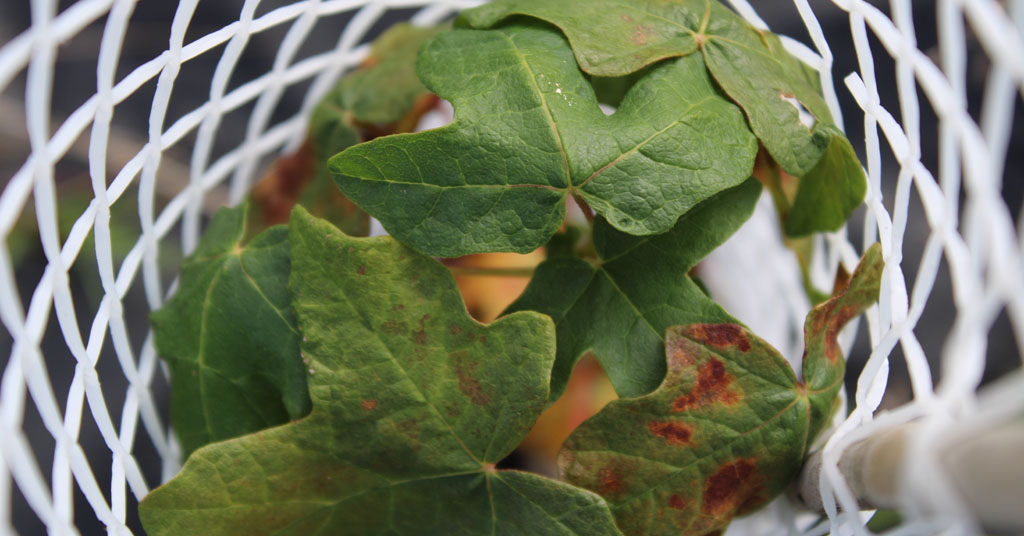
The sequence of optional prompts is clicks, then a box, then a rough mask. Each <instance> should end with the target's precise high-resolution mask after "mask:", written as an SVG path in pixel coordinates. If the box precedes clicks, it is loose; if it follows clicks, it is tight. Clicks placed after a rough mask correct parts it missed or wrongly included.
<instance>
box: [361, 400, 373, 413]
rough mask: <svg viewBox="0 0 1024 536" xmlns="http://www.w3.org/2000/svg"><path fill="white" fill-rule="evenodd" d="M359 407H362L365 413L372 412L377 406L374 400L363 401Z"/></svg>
mask: <svg viewBox="0 0 1024 536" xmlns="http://www.w3.org/2000/svg"><path fill="white" fill-rule="evenodd" d="M359 405H360V406H362V407H363V409H365V410H366V411H372V410H374V409H376V408H377V405H378V404H377V401H376V400H363V402H362V403H361V404H359Z"/></svg>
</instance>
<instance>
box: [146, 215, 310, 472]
mask: <svg viewBox="0 0 1024 536" xmlns="http://www.w3.org/2000/svg"><path fill="white" fill-rule="evenodd" d="M245 229H246V207H245V206H240V207H237V208H231V209H227V208H225V209H221V210H220V211H219V212H217V214H216V215H215V216H214V218H213V221H212V222H211V223H210V227H209V229H208V230H207V231H206V233H205V234H204V235H203V238H202V240H200V242H199V245H198V247H197V248H196V250H195V252H194V253H193V254H192V255H191V256H190V257H189V258H188V259H186V260H185V262H184V263H183V265H182V272H181V284H180V286H179V288H178V290H177V292H176V293H175V294H174V297H173V298H171V299H170V300H169V301H168V302H167V303H166V304H165V305H164V307H163V308H161V309H160V310H158V311H155V312H154V313H153V314H152V315H151V316H150V320H151V322H152V324H153V334H154V337H155V343H156V348H157V351H158V352H159V354H160V356H161V357H162V358H164V360H166V361H167V364H168V365H169V367H170V372H171V424H172V425H173V426H174V430H175V433H176V434H177V436H178V441H179V442H180V443H181V446H182V450H183V451H184V454H185V456H188V455H189V454H190V453H191V452H192V451H194V450H195V449H197V448H199V447H201V446H203V445H205V444H207V443H211V442H214V441H220V440H223V439H228V438H231V437H237V436H240V435H244V434H248V433H251V432H254V431H256V430H261V429H263V428H267V427H270V426H274V425H278V424H282V423H285V422H288V421H289V420H290V419H297V418H299V417H302V416H303V415H305V414H307V413H309V410H310V407H311V406H310V400H309V394H308V391H307V389H306V374H305V369H304V368H303V366H302V362H301V360H300V358H299V338H298V331H297V330H296V327H295V317H294V315H293V313H292V311H291V306H290V305H289V296H288V270H289V260H288V258H289V254H288V229H287V228H286V227H283V226H278V227H272V228H270V229H267V230H266V231H264V232H262V233H260V234H259V235H258V236H256V237H255V238H253V239H252V240H251V241H249V242H248V243H247V244H246V243H243V236H244V234H245Z"/></svg>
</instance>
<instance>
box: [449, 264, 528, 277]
mask: <svg viewBox="0 0 1024 536" xmlns="http://www.w3.org/2000/svg"><path fill="white" fill-rule="evenodd" d="M448 269H449V270H451V272H452V275H456V276H459V275H463V276H478V277H533V268H479V267H475V266H449V267H448Z"/></svg>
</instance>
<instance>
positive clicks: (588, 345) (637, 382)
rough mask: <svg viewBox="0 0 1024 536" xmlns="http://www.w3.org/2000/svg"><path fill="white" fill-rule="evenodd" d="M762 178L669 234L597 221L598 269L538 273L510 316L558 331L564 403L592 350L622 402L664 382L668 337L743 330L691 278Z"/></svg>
mask: <svg viewBox="0 0 1024 536" xmlns="http://www.w3.org/2000/svg"><path fill="white" fill-rule="evenodd" d="M760 193H761V186H760V185H759V184H758V182H757V181H756V180H755V179H749V180H748V181H747V182H745V183H743V184H742V185H740V186H737V187H735V188H732V189H730V190H726V191H725V192H722V193H720V194H717V195H716V196H714V197H712V198H711V199H708V200H706V201H704V202H703V203H701V204H700V205H698V206H697V207H695V208H694V209H693V210H691V211H689V212H688V213H687V214H685V215H684V216H683V217H681V218H680V219H679V221H678V223H676V225H675V227H674V228H673V229H672V230H671V231H669V232H667V233H664V234H661V235H655V236H647V237H637V236H630V235H627V234H625V233H622V232H619V231H616V230H615V229H613V228H612V227H611V226H610V225H608V224H607V223H606V222H604V221H603V220H601V219H598V220H597V221H596V222H595V225H594V245H595V246H596V249H597V252H598V255H599V256H600V261H599V262H598V263H594V264H592V263H590V262H587V261H585V260H583V259H580V258H570V257H558V258H553V259H550V260H548V261H545V262H544V263H542V264H541V265H540V266H538V267H537V270H536V272H535V273H534V277H533V279H532V280H531V281H530V284H529V286H528V287H527V288H526V290H525V291H524V292H523V295H522V296H521V297H520V298H519V299H518V300H517V301H516V302H515V303H513V304H512V305H511V306H510V307H509V311H520V310H533V311H539V312H542V313H544V314H547V315H549V316H550V317H551V318H552V319H553V320H554V321H555V326H556V327H557V330H558V356H557V358H556V360H555V366H554V370H553V371H552V378H551V391H552V394H553V397H557V396H558V394H560V393H561V392H562V391H563V390H564V389H565V386H566V385H567V383H568V381H569V375H570V374H571V373H572V369H573V367H574V366H575V364H576V361H577V360H578V359H579V358H580V357H581V356H582V355H583V354H584V353H586V352H587V351H593V352H594V354H595V356H596V357H597V359H598V360H599V361H600V362H601V365H602V366H603V367H604V370H605V372H606V373H607V374H608V377H609V379H611V382H612V385H614V386H615V390H616V392H617V393H618V394H619V396H622V397H634V396H639V395H643V394H647V393H649V392H651V391H653V390H654V389H655V388H657V387H658V385H659V384H660V383H661V381H662V379H663V378H664V377H665V330H666V329H668V328H669V327H670V326H675V325H679V324H689V323H695V322H716V323H718V322H736V320H735V319H733V318H732V317H731V316H729V314H728V313H726V312H725V311H724V310H723V309H722V308H721V307H720V306H719V305H718V304H716V303H715V302H714V301H713V300H712V299H711V298H709V297H708V296H707V295H706V294H705V293H704V292H703V291H702V290H701V289H700V287H699V286H697V285H696V284H695V283H694V282H693V280H692V279H691V278H690V277H689V276H688V275H687V272H689V270H690V269H691V268H692V267H693V266H694V265H696V264H697V262H698V261H700V259H702V258H703V257H704V256H705V255H707V254H708V253H710V252H711V251H712V250H713V249H715V248H716V247H717V246H718V245H719V244H721V243H722V242H724V241H725V240H726V239H727V238H728V237H729V236H731V235H732V234H733V233H734V232H735V231H736V230H737V229H739V227H740V226H741V225H742V224H743V222H745V221H746V220H747V219H748V218H749V217H750V215H751V214H752V213H753V210H754V205H755V204H756V203H757V199H758V197H759V195H760Z"/></svg>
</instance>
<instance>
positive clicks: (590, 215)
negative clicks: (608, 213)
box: [572, 194, 594, 223]
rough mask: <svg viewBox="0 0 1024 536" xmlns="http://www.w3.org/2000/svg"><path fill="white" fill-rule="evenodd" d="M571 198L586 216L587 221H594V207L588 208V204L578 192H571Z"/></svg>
mask: <svg viewBox="0 0 1024 536" xmlns="http://www.w3.org/2000/svg"><path fill="white" fill-rule="evenodd" d="M572 199H573V201H576V204H577V205H578V206H579V207H580V210H582V211H583V215H584V216H586V217H587V221H588V222H590V223H594V209H592V208H590V205H588V204H587V202H586V201H584V200H583V197H581V196H580V195H579V194H572Z"/></svg>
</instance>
